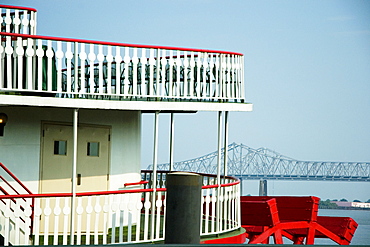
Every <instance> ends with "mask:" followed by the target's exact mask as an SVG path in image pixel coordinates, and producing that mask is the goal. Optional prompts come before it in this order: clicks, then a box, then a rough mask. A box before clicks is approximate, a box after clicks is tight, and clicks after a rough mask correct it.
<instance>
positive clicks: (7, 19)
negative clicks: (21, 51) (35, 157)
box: [4, 9, 12, 33]
mask: <svg viewBox="0 0 370 247" xmlns="http://www.w3.org/2000/svg"><path fill="white" fill-rule="evenodd" d="M4 22H5V25H6V26H5V32H7V33H10V25H11V24H12V17H11V16H10V9H7V10H6V13H5V19H4Z"/></svg>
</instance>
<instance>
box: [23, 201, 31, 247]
mask: <svg viewBox="0 0 370 247" xmlns="http://www.w3.org/2000/svg"><path fill="white" fill-rule="evenodd" d="M31 200H32V199H31ZM23 215H24V244H25V245H30V244H31V243H30V235H31V222H32V221H31V216H32V208H31V204H30V203H25V205H24V212H23Z"/></svg>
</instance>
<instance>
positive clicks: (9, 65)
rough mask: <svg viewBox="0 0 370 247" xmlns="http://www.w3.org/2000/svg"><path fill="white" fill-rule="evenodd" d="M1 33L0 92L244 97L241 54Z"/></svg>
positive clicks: (135, 97) (92, 96) (215, 98)
mask: <svg viewBox="0 0 370 247" xmlns="http://www.w3.org/2000/svg"><path fill="white" fill-rule="evenodd" d="M0 36H1V47H0V55H1V61H0V68H1V70H0V91H5V92H16V93H19V94H24V95H29V94H31V95H32V94H36V95H43V96H52V97H68V98H88V99H96V98H100V99H107V100H125V99H129V100H148V99H155V100H179V101H182V100H184V101H188V100H196V101H227V102H243V101H244V69H243V55H242V54H240V53H234V52H225V51H214V50H204V49H189V48H178V47H165V46H151V45H134V44H124V43H113V42H101V41H91V40H81V39H70V38H57V37H48V36H38V35H26V34H14V33H4V32H0Z"/></svg>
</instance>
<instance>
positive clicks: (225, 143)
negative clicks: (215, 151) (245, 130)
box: [224, 111, 229, 182]
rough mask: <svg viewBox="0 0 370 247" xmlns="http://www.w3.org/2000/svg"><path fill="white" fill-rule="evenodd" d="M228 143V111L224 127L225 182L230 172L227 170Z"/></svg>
mask: <svg viewBox="0 0 370 247" xmlns="http://www.w3.org/2000/svg"><path fill="white" fill-rule="evenodd" d="M228 142H229V112H228V111H226V112H225V125H224V179H225V180H226V176H227V173H228V170H227V159H228V157H227V154H228V150H227V146H228ZM224 182H225V181H224Z"/></svg>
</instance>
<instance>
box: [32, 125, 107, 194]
mask: <svg viewBox="0 0 370 247" xmlns="http://www.w3.org/2000/svg"><path fill="white" fill-rule="evenodd" d="M47 124H49V125H59V126H70V127H73V123H72V122H56V121H41V130H40V164H39V181H38V192H39V193H42V191H41V189H42V188H41V180H42V172H43V168H44V156H43V155H44V149H43V146H44V126H45V125H47ZM77 126H78V128H79V127H92V128H104V129H108V130H109V141H108V150H109V151H108V169H107V170H108V174H107V187H108V189H109V186H110V184H109V181H110V173H111V150H112V149H111V137H112V126H111V125H102V124H85V123H78V125H77ZM78 128H77V135H78ZM71 179H72V174H71Z"/></svg>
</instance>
